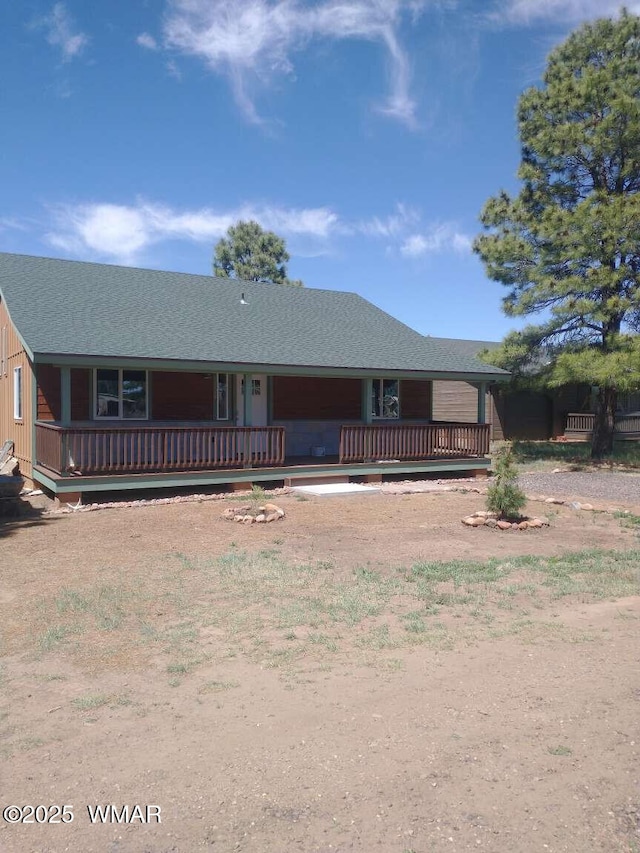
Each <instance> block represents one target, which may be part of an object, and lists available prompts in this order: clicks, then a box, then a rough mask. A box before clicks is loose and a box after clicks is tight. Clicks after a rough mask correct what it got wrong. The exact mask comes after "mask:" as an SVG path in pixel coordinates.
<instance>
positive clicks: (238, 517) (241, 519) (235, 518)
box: [233, 514, 244, 521]
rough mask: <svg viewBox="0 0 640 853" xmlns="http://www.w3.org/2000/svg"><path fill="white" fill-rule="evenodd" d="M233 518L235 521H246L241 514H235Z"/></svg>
mask: <svg viewBox="0 0 640 853" xmlns="http://www.w3.org/2000/svg"><path fill="white" fill-rule="evenodd" d="M233 520H234V521H244V515H239V514H238V515H234V516H233Z"/></svg>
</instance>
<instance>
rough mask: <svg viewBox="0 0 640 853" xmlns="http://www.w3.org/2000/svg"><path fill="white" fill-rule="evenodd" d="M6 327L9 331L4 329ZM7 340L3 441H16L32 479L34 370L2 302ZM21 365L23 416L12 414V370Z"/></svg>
mask: <svg viewBox="0 0 640 853" xmlns="http://www.w3.org/2000/svg"><path fill="white" fill-rule="evenodd" d="M5 330H6V331H5ZM3 340H4V341H6V353H4V355H5V357H6V362H5V363H4V364H3V365H2V367H3V369H2V370H0V444H2V443H3V442H5V441H7V440H9V441H13V443H14V445H15V451H14V452H15V455H16V457H17V458H18V460H19V462H20V471H21V472H22V474H23V476H24V477H26V478H27V479H31V456H32V452H33V447H32V440H33V420H34V418H33V414H34V413H33V400H32V388H33V374H32V367H31V362H30V361H29V357H28V356H27V354H26V352H25V350H24V347H23V346H22V343H21V342H20V339H19V338H18V334H17V332H16V330H15V328H14V326H13V324H12V323H11V320H10V319H9V314H8V312H7V309H6V307H5V304H4V302H0V349H1V348H2V345H3V343H2V342H3ZM15 367H22V420H19V421H17V420H15V419H14V417H13V370H14V368H15Z"/></svg>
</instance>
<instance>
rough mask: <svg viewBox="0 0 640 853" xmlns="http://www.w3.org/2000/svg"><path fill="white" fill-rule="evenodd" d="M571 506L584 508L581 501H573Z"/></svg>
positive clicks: (572, 507)
mask: <svg viewBox="0 0 640 853" xmlns="http://www.w3.org/2000/svg"><path fill="white" fill-rule="evenodd" d="M569 506H570V507H571V509H582V504H581V503H580V502H579V501H571V502H570V503H569Z"/></svg>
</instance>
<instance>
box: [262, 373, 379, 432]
mask: <svg viewBox="0 0 640 853" xmlns="http://www.w3.org/2000/svg"><path fill="white" fill-rule="evenodd" d="M361 417H362V382H361V380H360V379H327V378H324V377H315V376H313V377H311V376H274V377H273V419H274V420H276V421H278V420H291V421H292V420H340V419H344V420H360V419H361Z"/></svg>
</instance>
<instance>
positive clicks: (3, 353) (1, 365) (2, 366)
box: [0, 326, 9, 376]
mask: <svg viewBox="0 0 640 853" xmlns="http://www.w3.org/2000/svg"><path fill="white" fill-rule="evenodd" d="M7 349H8V347H7V327H6V326H3V327H2V331H1V332H0V376H6V375H7V365H8V361H9V353H8V352H7Z"/></svg>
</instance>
